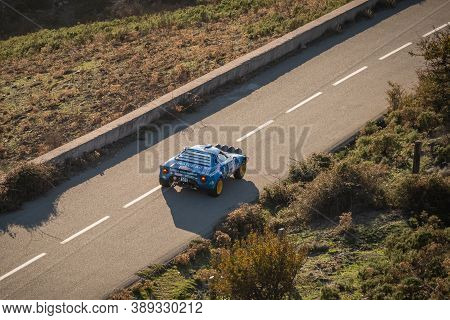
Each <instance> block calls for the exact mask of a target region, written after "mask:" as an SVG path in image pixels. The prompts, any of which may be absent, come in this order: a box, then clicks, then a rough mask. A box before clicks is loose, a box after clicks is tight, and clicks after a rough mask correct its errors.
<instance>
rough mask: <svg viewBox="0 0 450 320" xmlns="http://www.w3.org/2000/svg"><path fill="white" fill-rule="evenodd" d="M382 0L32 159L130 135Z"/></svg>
mask: <svg viewBox="0 0 450 320" xmlns="http://www.w3.org/2000/svg"><path fill="white" fill-rule="evenodd" d="M379 1H380V0H354V1H352V2H350V3H348V4H346V5H344V6H342V7H340V8H338V9H336V10H334V11H333V12H330V13H328V14H326V15H324V16H322V17H320V18H319V19H317V20H314V21H312V22H310V23H308V24H306V25H304V26H302V27H300V28H298V29H296V30H294V31H292V32H290V33H288V34H286V35H284V36H282V37H280V38H278V39H276V40H274V41H272V42H270V43H268V44H266V45H265V46H263V47H261V48H259V49H257V50H255V51H252V52H250V53H248V54H246V55H244V56H242V57H240V58H238V59H236V60H234V61H232V62H230V63H227V64H226V65H224V66H222V67H220V68H218V69H215V70H213V71H211V72H210V73H208V74H206V75H204V76H202V77H200V78H198V79H196V80H194V81H192V82H189V83H188V84H186V85H184V86H182V87H180V88H178V89H176V90H174V91H172V92H170V93H168V94H166V95H164V96H162V97H160V98H158V99H156V100H154V101H152V102H150V103H147V104H146V105H144V106H142V107H140V108H139V109H136V110H134V111H133V112H131V113H129V114H127V115H125V116H123V117H121V118H119V119H117V120H114V121H113V122H111V123H109V124H107V125H105V126H103V127H101V128H99V129H97V130H94V131H92V132H90V133H88V134H86V135H84V136H82V137H80V138H78V139H75V140H73V141H71V142H69V143H67V144H65V145H63V146H61V147H59V148H56V149H54V150H52V151H50V152H48V153H46V154H44V155H42V156H40V157H38V158H36V159H34V160H33V162H35V163H43V162H62V161H64V160H65V159H69V158H75V157H80V156H82V155H83V153H85V152H89V151H93V150H95V149H99V148H101V147H103V146H105V145H108V144H110V143H113V142H115V141H117V140H119V139H121V138H124V137H126V136H128V135H131V134H133V133H135V132H136V130H138V128H139V127H140V126H143V125H146V124H149V123H151V122H152V121H155V120H157V119H159V118H160V117H161V115H162V114H164V111H165V110H168V108H171V107H173V106H174V105H176V104H178V103H179V102H180V101H183V100H185V99H187V98H188V97H189V96H191V95H198V96H202V95H205V94H208V93H210V92H212V91H213V90H214V89H216V88H218V87H220V86H222V85H224V84H226V83H227V82H230V81H233V80H236V79H239V78H240V77H242V76H245V75H247V74H249V73H251V72H253V71H255V70H257V69H259V68H261V67H263V66H265V65H267V64H269V63H271V62H273V61H275V60H277V59H279V58H281V57H283V56H284V55H286V54H288V53H290V52H292V51H294V50H296V49H297V48H299V47H300V46H301V45H305V44H307V43H308V42H311V41H313V40H315V39H317V38H319V37H320V36H321V35H323V34H324V33H325V32H326V31H327V30H330V29H336V28H337V27H338V25H341V24H344V23H345V22H347V21H351V20H353V19H354V18H355V17H356V15H357V14H358V13H359V12H361V11H363V10H365V9H369V8H372V7H373V6H375V4H376V3H377V2H379Z"/></svg>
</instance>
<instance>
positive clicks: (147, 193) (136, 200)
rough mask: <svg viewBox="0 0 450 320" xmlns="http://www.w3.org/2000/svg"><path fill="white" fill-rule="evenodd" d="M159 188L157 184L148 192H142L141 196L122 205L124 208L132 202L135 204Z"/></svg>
mask: <svg viewBox="0 0 450 320" xmlns="http://www.w3.org/2000/svg"><path fill="white" fill-rule="evenodd" d="M159 189H161V186H157V187H155V188H153V189H152V190H150V191H149V192H146V193H144V194H143V195H142V196H140V197H138V198H136V199H134V200H133V201H131V202H128V203H127V204H126V205H124V206H123V208H124V209H126V208H128V207H131V206H132V205H133V204H135V203H136V202H139V201H141V200H142V199H144V198H145V197H148V196H149V195H151V194H152V193H153V192H155V191H158V190H159Z"/></svg>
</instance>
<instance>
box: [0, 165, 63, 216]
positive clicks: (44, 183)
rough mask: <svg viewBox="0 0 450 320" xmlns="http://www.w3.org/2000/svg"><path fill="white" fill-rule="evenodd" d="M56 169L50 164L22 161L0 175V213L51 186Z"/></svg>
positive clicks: (53, 182)
mask: <svg viewBox="0 0 450 320" xmlns="http://www.w3.org/2000/svg"><path fill="white" fill-rule="evenodd" d="M58 178H59V176H58V171H57V169H56V168H55V167H53V166H52V165H44V164H40V165H38V164H32V163H24V164H22V165H19V166H17V167H16V168H14V169H13V170H11V171H9V172H8V173H7V174H6V175H4V176H3V177H0V213H1V212H6V211H9V210H14V209H17V208H18V207H19V205H20V204H22V202H24V201H25V200H30V199H32V198H34V197H36V196H38V195H40V194H42V193H44V192H46V191H47V190H49V189H50V188H52V187H53V185H54V184H55V183H56V181H57V179H58Z"/></svg>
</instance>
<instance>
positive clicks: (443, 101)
mask: <svg viewBox="0 0 450 320" xmlns="http://www.w3.org/2000/svg"><path fill="white" fill-rule="evenodd" d="M420 49H421V50H420V52H419V53H417V54H419V55H422V56H423V57H424V58H425V61H426V65H425V67H424V68H423V69H422V70H419V71H418V77H419V81H418V85H417V87H416V88H415V89H414V90H413V91H411V92H407V91H405V90H404V89H402V88H401V87H400V86H398V85H396V84H391V89H390V90H389V91H388V99H387V100H388V103H389V109H388V113H387V115H386V116H385V117H384V119H383V120H381V121H378V122H371V123H368V124H367V125H366V126H365V128H364V129H362V130H361V133H360V135H359V137H358V138H357V140H356V142H355V144H354V145H352V146H350V147H348V148H346V149H345V150H343V151H341V152H339V153H337V154H316V155H313V156H311V157H310V158H308V159H307V160H305V161H302V162H298V163H293V164H292V166H291V169H290V172H289V175H288V177H286V178H285V179H282V180H280V181H279V182H277V183H274V184H271V185H269V186H267V187H266V188H265V189H264V190H263V192H262V193H261V196H260V198H259V200H258V201H257V202H256V203H254V204H246V205H243V206H241V207H240V208H238V209H236V210H235V211H233V212H231V213H230V214H229V215H228V216H227V217H226V218H225V219H224V221H223V222H221V223H220V224H219V225H218V226H217V228H216V231H215V233H214V236H213V238H212V240H196V241H194V242H192V243H191V244H190V246H189V248H188V249H187V250H186V251H185V252H183V253H181V254H180V255H178V256H177V257H175V258H174V259H173V260H172V261H171V262H170V263H169V264H167V265H165V266H161V265H156V266H150V267H149V268H147V269H145V270H143V271H141V272H140V273H139V276H140V277H141V280H140V281H138V282H137V283H135V284H134V285H132V286H131V287H129V288H126V289H124V290H120V291H117V292H114V293H113V294H112V295H111V298H112V299H189V298H202V299H282V298H289V299H299V298H303V299H448V298H449V297H450V282H449V277H448V275H449V271H450V215H449V213H450V212H449V208H450V176H449V173H448V162H449V160H450V152H449V151H450V149H449V140H448V139H449V127H450V126H449V110H448V108H449V101H448V100H449V96H448V92H449V89H450V88H449V78H448V77H449V75H450V59H449V58H450V33H449V32H448V31H446V32H442V33H439V34H437V35H436V36H434V37H433V38H431V39H428V40H426V41H425V40H424V41H422V42H421V43H420ZM368 103H370V102H368ZM415 141H421V142H422V145H423V154H422V161H421V166H420V170H419V173H417V174H412V173H411V169H412V159H413V156H412V152H413V148H414V142H415ZM281 228H283V229H284V232H283V231H282V230H280V229H281ZM277 233H278V235H277Z"/></svg>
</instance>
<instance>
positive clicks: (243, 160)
mask: <svg viewBox="0 0 450 320" xmlns="http://www.w3.org/2000/svg"><path fill="white" fill-rule="evenodd" d="M246 166H247V157H246V156H245V155H243V154H242V150H241V149H239V148H238V149H235V148H234V147H229V146H227V145H224V146H222V145H216V146H215V147H213V146H212V145H197V146H193V147H189V148H187V147H186V148H184V150H183V151H182V152H181V153H180V154H178V155H176V156H175V157H173V158H171V159H169V160H168V161H167V162H166V163H164V164H163V165H161V167H160V172H159V183H160V184H161V185H162V186H163V187H171V186H172V185H179V186H183V187H191V188H195V189H200V190H206V191H208V193H209V194H210V195H212V196H214V197H217V196H219V195H220V194H221V193H222V190H223V180H224V179H226V178H227V177H229V176H231V175H233V176H234V178H235V179H242V178H243V177H244V175H245V171H246Z"/></svg>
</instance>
